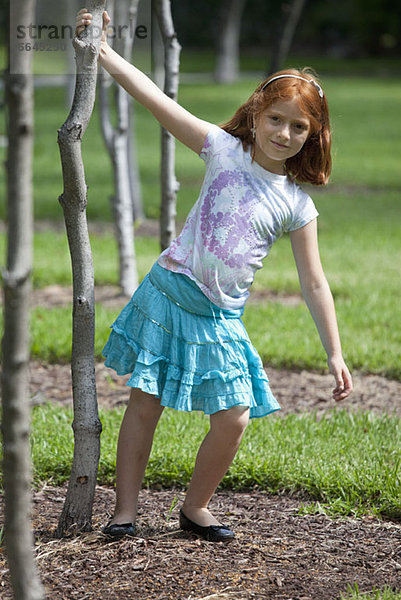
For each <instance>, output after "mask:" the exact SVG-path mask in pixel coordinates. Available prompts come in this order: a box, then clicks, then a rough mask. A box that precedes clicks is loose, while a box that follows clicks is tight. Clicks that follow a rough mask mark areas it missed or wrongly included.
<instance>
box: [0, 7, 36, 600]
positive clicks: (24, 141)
mask: <svg viewBox="0 0 401 600" xmlns="http://www.w3.org/2000/svg"><path fill="white" fill-rule="evenodd" d="M11 10H12V11H14V13H13V17H14V16H15V17H16V18H17V19H18V24H20V25H21V24H22V25H29V23H32V22H34V14H35V0H14V2H13V6H12V8H11ZM12 20H14V19H12ZM10 42H11V40H10ZM13 50H14V56H13V69H12V71H11V68H9V72H8V73H7V74H6V96H7V107H8V141H9V144H8V157H7V211H8V248H7V267H6V270H5V271H4V272H3V286H4V336H3V340H2V350H3V372H2V407H3V417H2V435H3V472H4V492H5V542H6V551H7V559H8V565H9V569H10V577H11V585H12V589H13V593H14V598H16V599H17V600H41V599H42V598H44V597H45V596H44V590H43V588H42V585H41V582H40V579H39V576H38V573H37V570H36V564H35V560H34V555H33V537H32V530H31V521H30V513H31V493H30V485H31V452H30V443H29V428H30V404H29V394H28V367H29V346H30V344H29V301H30V291H31V270H32V232H33V217H32V151H33V78H32V52H27V51H26V52H23V51H20V52H19V53H17V54H16V53H15V48H14V45H13V44H11V43H10V64H11V52H13Z"/></svg>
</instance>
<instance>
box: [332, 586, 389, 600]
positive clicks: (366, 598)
mask: <svg viewBox="0 0 401 600" xmlns="http://www.w3.org/2000/svg"><path fill="white" fill-rule="evenodd" d="M340 600H401V591H399V592H396V591H394V590H392V589H391V588H390V587H388V586H385V587H384V589H383V590H378V589H374V590H372V591H371V592H360V591H359V587H358V585H357V584H355V585H353V586H348V590H347V593H346V594H341V598H340Z"/></svg>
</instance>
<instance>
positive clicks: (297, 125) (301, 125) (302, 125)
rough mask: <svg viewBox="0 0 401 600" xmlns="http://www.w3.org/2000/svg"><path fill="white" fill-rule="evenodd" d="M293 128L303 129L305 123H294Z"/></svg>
mask: <svg viewBox="0 0 401 600" xmlns="http://www.w3.org/2000/svg"><path fill="white" fill-rule="evenodd" d="M295 129H296V130H297V131H305V129H306V125H304V124H303V123H295Z"/></svg>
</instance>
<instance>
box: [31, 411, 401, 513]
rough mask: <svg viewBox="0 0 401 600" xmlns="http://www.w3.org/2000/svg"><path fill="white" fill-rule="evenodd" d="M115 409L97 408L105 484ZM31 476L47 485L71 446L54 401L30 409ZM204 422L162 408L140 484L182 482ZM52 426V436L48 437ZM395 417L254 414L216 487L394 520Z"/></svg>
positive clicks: (64, 475)
mask: <svg viewBox="0 0 401 600" xmlns="http://www.w3.org/2000/svg"><path fill="white" fill-rule="evenodd" d="M122 412H123V409H122V408H119V409H113V410H107V411H101V420H102V423H103V433H102V452H101V459H100V465H99V483H100V484H113V483H114V480H115V453H116V441H117V432H118V428H119V425H120V422H121V418H122ZM32 418H33V423H32V432H33V433H32V456H33V467H34V480H35V481H36V482H37V484H40V482H43V481H48V482H51V483H53V484H55V485H59V484H61V483H63V482H65V481H66V480H67V479H68V477H69V472H70V464H71V460H72V452H73V434H72V429H71V420H72V413H71V411H70V410H67V409H65V408H63V407H60V406H55V405H50V404H49V405H44V406H40V407H36V408H34V410H33V415H32ZM207 428H208V419H207V418H206V417H205V416H203V415H202V414H200V413H195V414H188V413H179V412H177V411H165V412H164V413H163V416H162V419H161V421H160V424H159V426H158V432H157V436H156V437H155V442H154V446H153V449H152V454H151V457H150V461H149V465H148V468H147V471H146V475H145V485H149V486H157V485H158V486H160V485H161V486H164V487H169V486H178V487H182V486H185V485H186V484H187V483H188V481H189V479H190V477H191V473H192V468H193V461H194V458H195V455H196V451H197V449H198V447H199V444H200V442H201V440H202V439H203V436H204V435H205V433H206V431H207ZM54 431H57V436H55V435H54ZM400 442H401V423H400V419H397V418H395V417H389V416H386V415H383V416H373V415H371V414H369V413H357V414H349V413H348V412H347V411H339V412H336V413H334V414H332V415H327V416H326V417H324V418H322V419H321V420H318V419H316V417H315V416H314V415H288V416H286V417H279V416H278V417H277V416H272V417H269V418H268V419H256V420H254V421H252V422H251V424H250V425H249V427H248V428H247V430H246V432H245V436H244V439H243V442H242V444H241V447H240V450H239V452H238V454H237V456H236V458H235V460H234V462H233V464H232V466H231V468H230V470H229V472H228V473H227V475H226V476H225V478H224V479H223V482H222V484H221V485H222V487H223V488H230V489H234V490H252V489H255V486H256V488H258V489H263V490H266V491H267V492H269V493H273V494H274V493H281V494H282V493H286V494H296V495H298V496H300V497H301V498H304V499H308V500H315V501H316V502H315V504H312V506H310V505H308V507H304V509H303V512H311V511H314V512H316V511H319V512H324V513H326V514H331V515H337V516H339V515H343V516H345V515H353V516H362V515H365V514H374V515H376V516H383V517H387V518H392V519H395V520H400V519H401V497H400V494H399V489H400V484H401V481H400V457H399V445H400Z"/></svg>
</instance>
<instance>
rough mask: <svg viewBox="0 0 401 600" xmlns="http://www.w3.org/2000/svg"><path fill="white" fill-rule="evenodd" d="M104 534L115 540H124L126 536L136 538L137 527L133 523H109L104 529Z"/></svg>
mask: <svg viewBox="0 0 401 600" xmlns="http://www.w3.org/2000/svg"><path fill="white" fill-rule="evenodd" d="M102 532H103V533H104V534H105V535H107V536H108V537H110V538H113V539H115V540H118V539H120V538H123V537H124V536H126V535H128V536H129V537H134V535H135V525H134V524H133V523H112V524H110V523H107V525H105V526H104V527H103V529H102Z"/></svg>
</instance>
